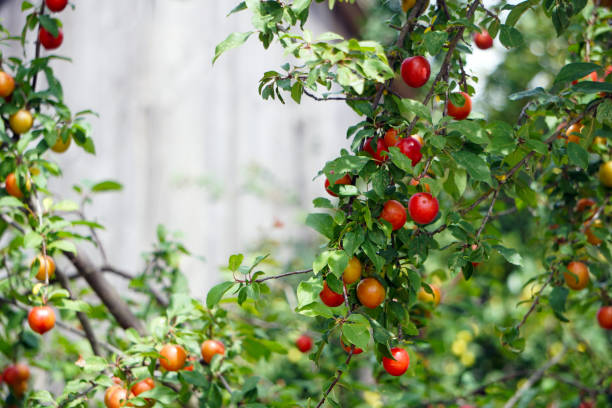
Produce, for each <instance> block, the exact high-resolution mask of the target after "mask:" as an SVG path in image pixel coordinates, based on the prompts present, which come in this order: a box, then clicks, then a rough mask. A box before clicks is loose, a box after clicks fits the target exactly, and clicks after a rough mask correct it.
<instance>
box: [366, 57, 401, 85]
mask: <svg viewBox="0 0 612 408" xmlns="http://www.w3.org/2000/svg"><path fill="white" fill-rule="evenodd" d="M361 67H362V68H363V72H364V73H365V74H366V76H367V77H368V78H369V79H373V80H375V81H377V82H384V81H385V80H386V79H390V78H393V75H394V74H393V70H392V69H391V68H390V67H389V65H387V64H385V63H384V62H382V61H381V60H379V59H373V58H368V59H367V60H366V61H365V62H364V63H363V64H361Z"/></svg>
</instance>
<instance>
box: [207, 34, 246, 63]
mask: <svg viewBox="0 0 612 408" xmlns="http://www.w3.org/2000/svg"><path fill="white" fill-rule="evenodd" d="M251 34H253V31H247V32H246V33H231V34H230V35H229V36H228V37H227V38H226V39H225V40H223V41H221V42H220V43H219V45H217V46H216V47H215V56H214V58H213V60H212V62H213V64H214V63H215V61H217V59H218V58H219V57H220V56H221V54H223V53H224V52H225V51H228V50H231V49H232V48H236V47H239V46H241V45H242V44H244V42H245V41H246V40H248V39H249V37H250V36H251Z"/></svg>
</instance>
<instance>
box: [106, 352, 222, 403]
mask: <svg viewBox="0 0 612 408" xmlns="http://www.w3.org/2000/svg"><path fill="white" fill-rule="evenodd" d="M200 351H201V353H202V359H203V360H204V362H205V363H206V364H210V362H211V361H212V359H213V357H214V356H215V355H217V354H218V355H220V356H223V355H224V354H225V345H224V344H223V343H222V342H221V341H219V340H206V341H204V342H203V343H202V345H201V347H200ZM159 354H160V357H159V365H160V366H161V367H163V368H164V369H165V370H166V371H181V370H182V371H193V364H189V363H188V362H192V361H195V357H193V356H192V357H188V356H187V352H186V351H185V349H184V348H183V347H182V346H180V345H178V344H165V345H164V346H163V347H162V348H161V350H160V351H159ZM153 388H155V382H154V381H153V379H152V378H145V379H143V380H140V381H138V382H136V383H135V384H134V385H133V386H132V387H131V388H130V389H129V391H128V389H127V388H125V387H123V386H122V385H121V380H119V379H117V381H116V384H115V385H112V386H110V387H109V388H107V390H106V393H105V395H104V405H106V407H107V408H119V407H124V406H132V405H131V403H129V402H128V401H129V400H130V399H131V398H133V397H137V396H138V395H140V394H142V393H143V392H145V391H149V390H152V389H153Z"/></svg>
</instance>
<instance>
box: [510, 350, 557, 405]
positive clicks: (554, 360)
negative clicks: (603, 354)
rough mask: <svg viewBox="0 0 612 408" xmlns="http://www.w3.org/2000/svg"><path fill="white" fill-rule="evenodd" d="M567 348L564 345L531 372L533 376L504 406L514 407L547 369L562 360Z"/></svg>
mask: <svg viewBox="0 0 612 408" xmlns="http://www.w3.org/2000/svg"><path fill="white" fill-rule="evenodd" d="M566 350H567V349H566V347H565V345H563V349H561V351H559V352H558V353H557V354H555V356H554V357H553V358H551V359H550V360H549V361H547V362H546V364H544V365H543V366H542V367H540V368H539V369H538V370H537V371H535V372H534V373H533V374H531V376H530V377H529V378H528V379H527V381H525V383H524V384H523V385H522V386H521V387H520V388H519V389H518V390H516V392H515V393H514V395H512V397H510V399H509V400H508V402H506V405H504V408H512V407H513V406H514V405H515V404H516V403H517V402H518V401H519V399H520V398H521V397H522V396H523V394H525V393H526V392H527V391H528V390H529V389H530V388H531V387H533V385H534V384H535V383H536V382H538V381H539V380H540V378H542V376H543V375H544V373H545V372H546V370H548V369H549V368H550V367H552V366H554V365H555V364H557V363H558V362H559V361H561V359H562V358H563V356H564V355H565V351H566Z"/></svg>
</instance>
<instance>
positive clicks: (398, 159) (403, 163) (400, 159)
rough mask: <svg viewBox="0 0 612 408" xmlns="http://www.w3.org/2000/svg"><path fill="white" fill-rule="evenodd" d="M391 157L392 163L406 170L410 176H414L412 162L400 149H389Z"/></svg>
mask: <svg viewBox="0 0 612 408" xmlns="http://www.w3.org/2000/svg"><path fill="white" fill-rule="evenodd" d="M389 156H391V161H392V162H393V164H395V165H396V166H397V167H399V168H400V169H402V170H404V171H405V172H406V173H408V174H412V170H413V167H412V160H410V159H409V158H408V156H406V155H405V154H404V153H402V152H400V149H399V148H397V147H395V146H391V147H389Z"/></svg>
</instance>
